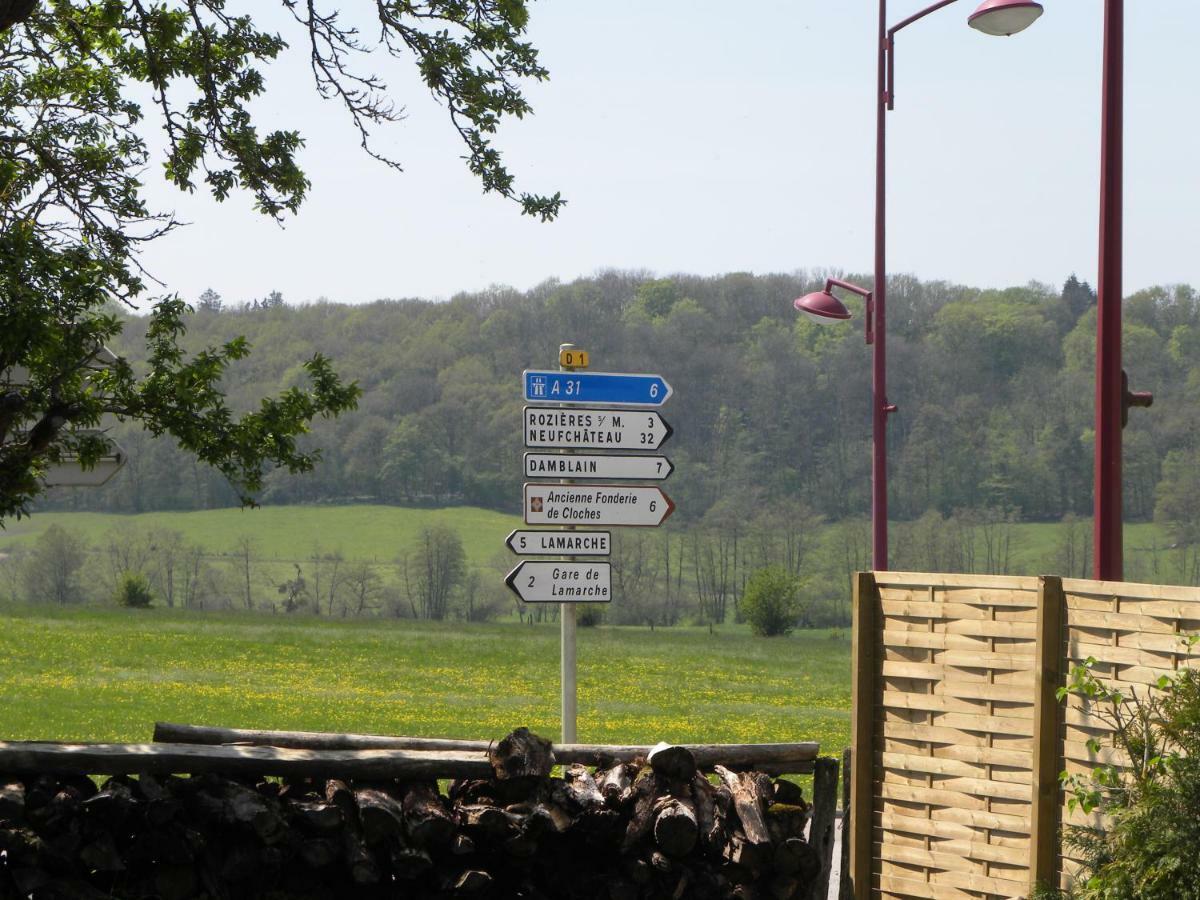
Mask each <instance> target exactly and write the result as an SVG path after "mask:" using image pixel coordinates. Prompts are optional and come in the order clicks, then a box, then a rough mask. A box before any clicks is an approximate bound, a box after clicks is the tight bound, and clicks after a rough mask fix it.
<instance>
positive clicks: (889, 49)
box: [883, 0, 958, 109]
mask: <svg viewBox="0 0 1200 900" xmlns="http://www.w3.org/2000/svg"><path fill="white" fill-rule="evenodd" d="M957 2H958V0H940V2H938V3H935V4H933V5H932V6H927V7H926V8H925V9H923V10H921V11H920V12H918V13H914V14H913V15H911V16H909V17H908V18H907V19H904V20H903V21H900V22H897V23H896V24H895V25H893V26H892V27H891V28H889V29H888V33H887V42H886V45H885V46H884V48H883V49H884V52H886V53H887V58H888V65H887V91H886V92H885V94H884V97H885V99H886V100H887V108H888V109H895V108H896V32H897V31H901V30H902V29H905V28H907V27H908V26H909V25H911V24H913V23H914V22H919V21H921V20H922V19H923V18H925V17H926V16H928V15H930V14H931V13H935V12H937V11H938V10H939V9H941V8H942V7H945V6H949V5H950V4H951V3H957Z"/></svg>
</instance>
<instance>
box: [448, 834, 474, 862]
mask: <svg viewBox="0 0 1200 900" xmlns="http://www.w3.org/2000/svg"><path fill="white" fill-rule="evenodd" d="M450 852H451V853H453V854H454V855H455V856H470V855H471V854H472V853H474V852H475V841H474V840H472V839H471V836H470V835H466V834H463V833H462V832H461V831H460V832H459V833H458V834H456V835H454V840H453V841H451V842H450Z"/></svg>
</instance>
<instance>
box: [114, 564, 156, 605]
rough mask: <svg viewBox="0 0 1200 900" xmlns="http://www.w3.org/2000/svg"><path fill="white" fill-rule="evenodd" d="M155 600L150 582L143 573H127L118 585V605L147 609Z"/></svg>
mask: <svg viewBox="0 0 1200 900" xmlns="http://www.w3.org/2000/svg"><path fill="white" fill-rule="evenodd" d="M153 600H154V594H153V592H152V591H151V590H150V582H149V581H147V580H146V576H145V575H143V574H142V573H141V572H126V573H125V575H124V576H123V577H122V578H121V581H120V583H119V584H118V585H117V605H119V606H127V607H129V608H130V609H146V608H148V607H149V606H150V604H151V603H152V602H153Z"/></svg>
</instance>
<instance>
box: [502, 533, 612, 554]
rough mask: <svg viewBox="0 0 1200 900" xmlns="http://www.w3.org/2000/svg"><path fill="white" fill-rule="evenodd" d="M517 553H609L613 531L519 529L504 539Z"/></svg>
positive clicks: (510, 548)
mask: <svg viewBox="0 0 1200 900" xmlns="http://www.w3.org/2000/svg"><path fill="white" fill-rule="evenodd" d="M504 543H505V544H507V545H508V549H509V550H511V551H512V552H513V553H515V554H517V556H608V555H609V553H610V551H611V549H612V535H611V533H609V532H607V531H525V530H521V529H517V530H516V531H514V532H512V533H511V534H509V536H508V537H507V538H506V539H505V541H504Z"/></svg>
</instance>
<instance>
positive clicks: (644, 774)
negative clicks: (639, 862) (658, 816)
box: [621, 766, 661, 851]
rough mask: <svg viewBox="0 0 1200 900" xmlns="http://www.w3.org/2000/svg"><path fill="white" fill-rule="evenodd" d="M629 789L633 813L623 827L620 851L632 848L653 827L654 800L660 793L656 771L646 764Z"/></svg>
mask: <svg viewBox="0 0 1200 900" xmlns="http://www.w3.org/2000/svg"><path fill="white" fill-rule="evenodd" d="M629 791H630V795H631V799H632V801H633V814H632V815H631V816H630V817H629V825H628V826H626V828H625V839H624V840H623V841H622V842H621V849H622V851H628V850H630V849H632V848H633V846H634V845H635V844H636V843H638V842H639V841H641V840H643V839H645V837H646V836H647V835H649V834H650V832H651V829H653V828H654V801H655V800H656V799H657V798H658V795H659V794H660V793H661V791H660V789H659V779H658V775H657V773H655V771H654V770H653V769H652V768H650V767H649V766H646V767H645V768H644V769H642V771H641V772H639V773H638V776H637V778H636V779H635V780H634V782H633V784H632V785H631V786H630V788H629Z"/></svg>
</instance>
